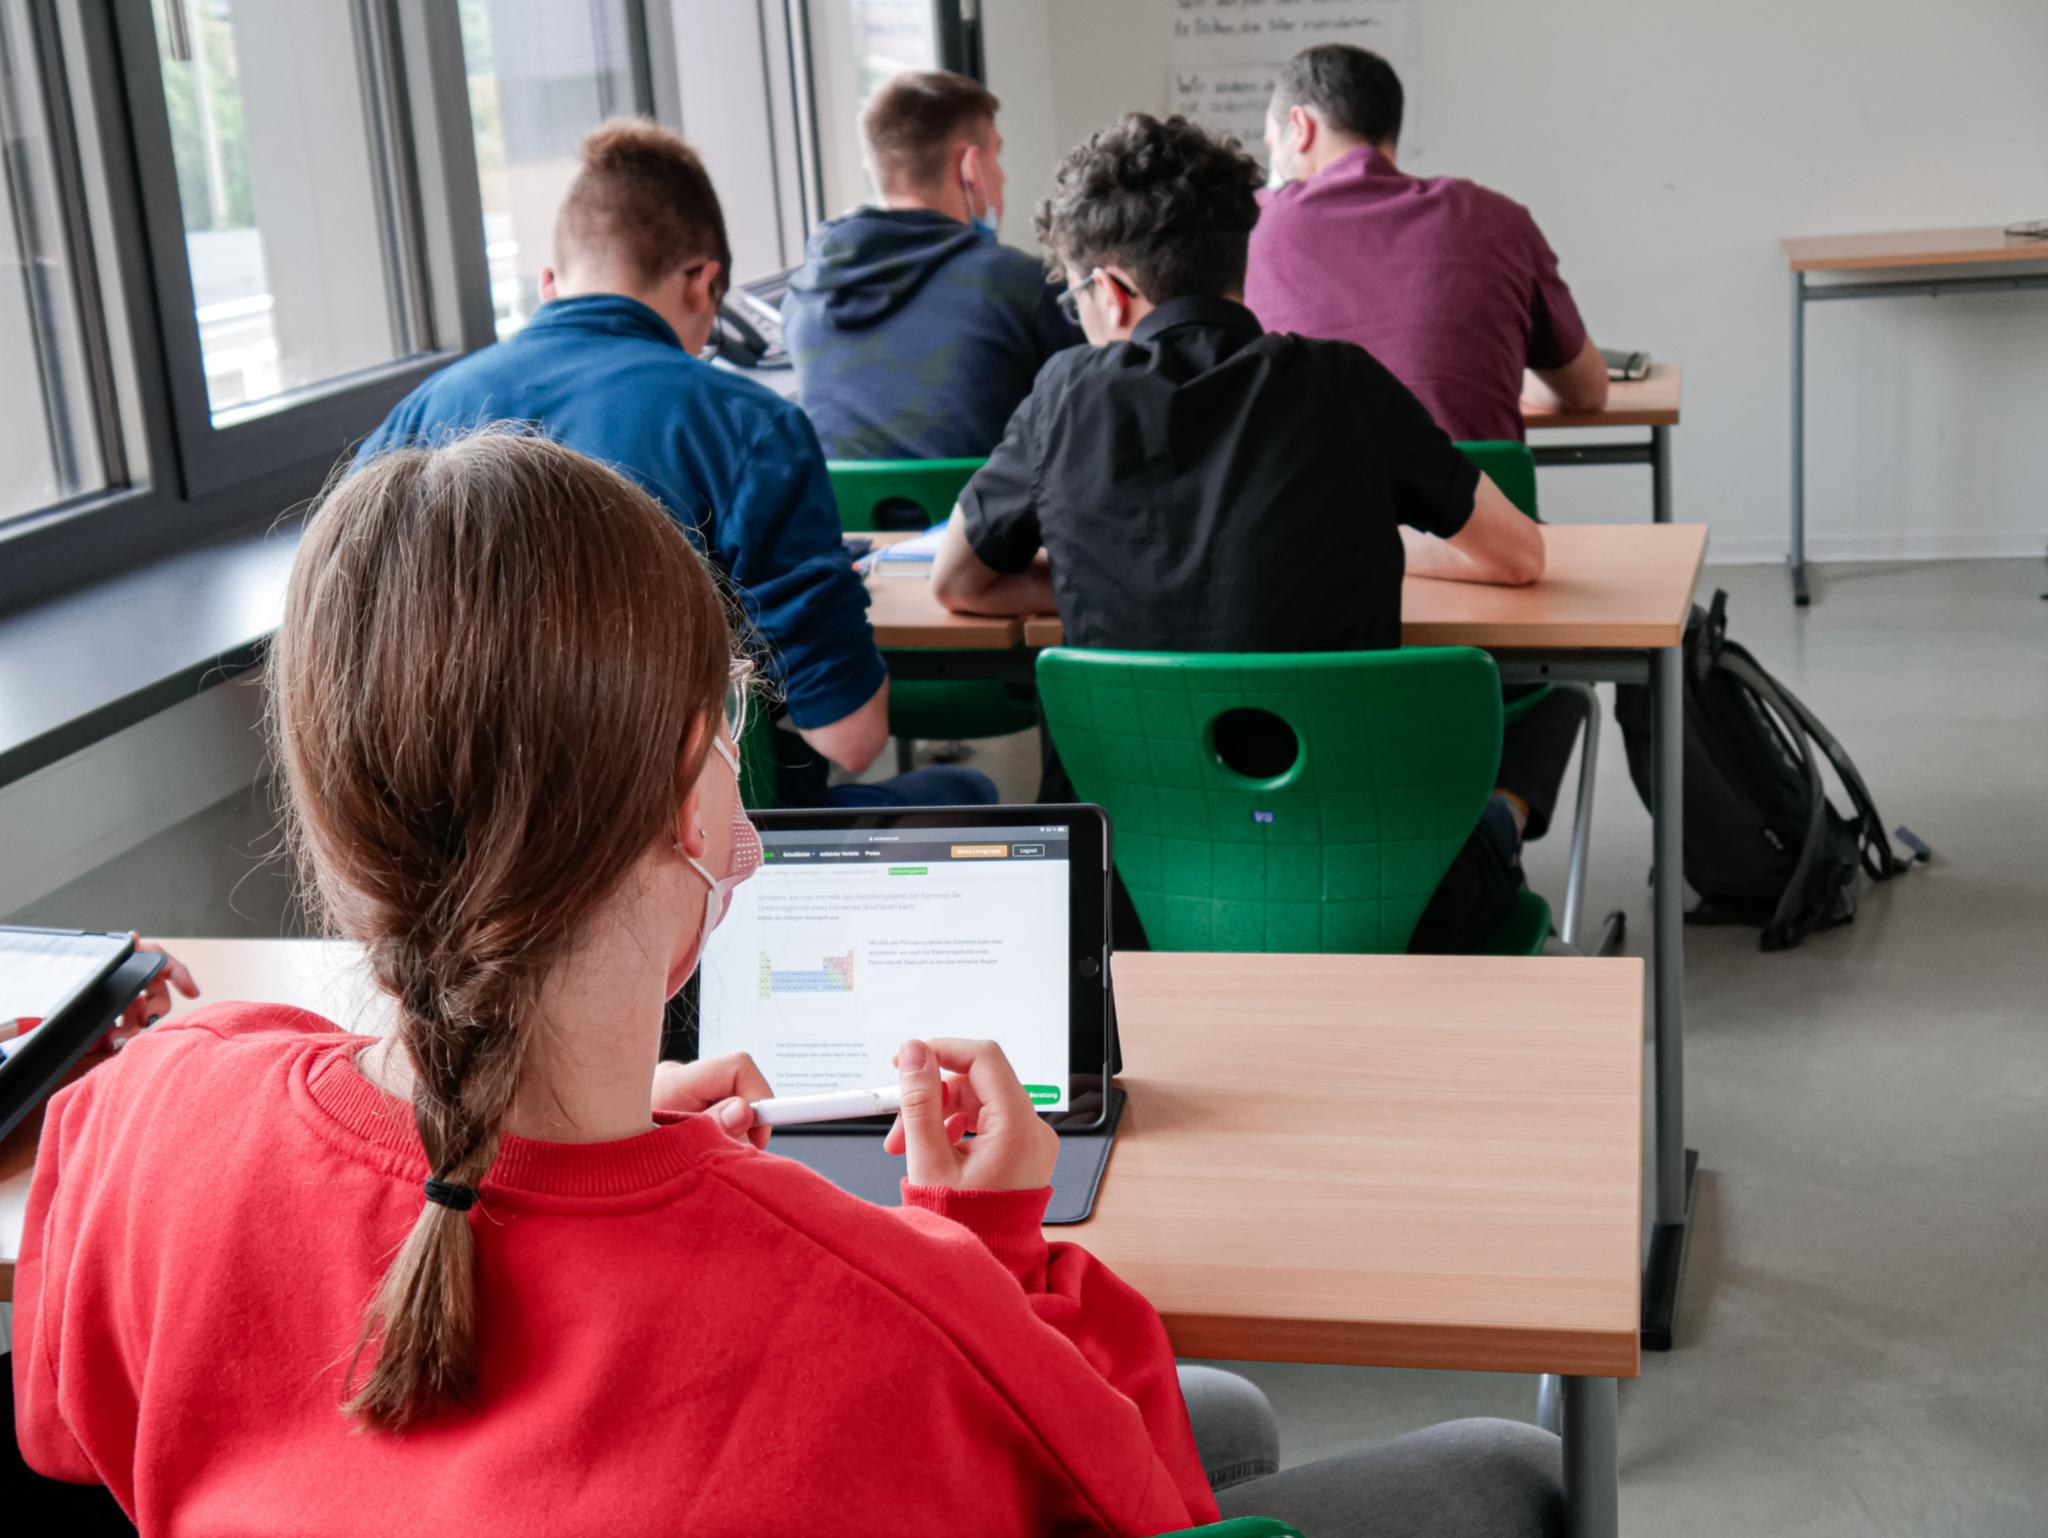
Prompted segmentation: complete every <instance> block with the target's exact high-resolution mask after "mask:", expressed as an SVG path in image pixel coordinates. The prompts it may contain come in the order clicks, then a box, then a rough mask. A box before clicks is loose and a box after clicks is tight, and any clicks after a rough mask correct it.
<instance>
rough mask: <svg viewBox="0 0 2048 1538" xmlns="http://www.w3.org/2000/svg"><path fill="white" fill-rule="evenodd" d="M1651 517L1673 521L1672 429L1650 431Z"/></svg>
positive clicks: (1660, 520)
mask: <svg viewBox="0 0 2048 1538" xmlns="http://www.w3.org/2000/svg"><path fill="white" fill-rule="evenodd" d="M1650 516H1651V517H1652V518H1653V519H1655V520H1656V521H1657V522H1658V523H1669V522H1670V521H1671V429H1670V428H1668V427H1653V428H1651V429H1650Z"/></svg>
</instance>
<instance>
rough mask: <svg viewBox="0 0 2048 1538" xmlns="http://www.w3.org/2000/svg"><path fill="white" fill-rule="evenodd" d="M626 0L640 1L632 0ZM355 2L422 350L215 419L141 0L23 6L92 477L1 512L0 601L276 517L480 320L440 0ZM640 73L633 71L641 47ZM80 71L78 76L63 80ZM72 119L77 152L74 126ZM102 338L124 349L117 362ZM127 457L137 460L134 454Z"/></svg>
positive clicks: (476, 199) (451, 50)
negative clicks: (377, 73) (375, 60)
mask: <svg viewBox="0 0 2048 1538" xmlns="http://www.w3.org/2000/svg"><path fill="white" fill-rule="evenodd" d="M627 3H628V6H629V9H630V10H638V9H639V0H627ZM368 4H369V6H370V7H371V8H373V10H374V11H375V12H377V13H379V23H380V25H382V26H383V27H384V28H385V29H386V30H385V31H384V33H383V36H384V37H385V38H386V39H388V40H389V42H388V44H387V46H386V50H385V53H384V57H385V58H386V59H387V60H388V61H389V62H390V71H389V73H388V74H387V77H386V88H385V89H384V90H383V92H382V93H381V95H380V100H381V101H382V102H383V103H384V104H385V106H386V117H385V121H384V122H382V123H380V124H379V125H378V131H379V132H380V133H381V134H384V135H387V136H389V142H390V143H392V144H395V145H396V146H398V147H399V158H398V160H397V161H396V162H395V163H394V164H393V165H392V166H391V167H390V169H389V171H388V173H387V174H389V175H391V176H393V177H395V178H398V179H399V187H400V191H401V194H402V195H401V198H400V200H399V208H398V214H399V219H398V228H399V231H400V232H401V233H402V234H406V235H407V236H408V237H409V238H408V240H407V242H406V244H407V246H408V247H409V250H408V251H407V252H406V253H405V259H407V260H410V261H411V262H413V263H414V264H415V265H414V267H413V269H412V271H411V272H410V274H409V277H410V278H411V281H412V282H413V284H414V285H415V289H414V291H415V292H416V294H417V296H418V297H417V314H418V317H419V320H418V324H419V325H420V327H421V329H422V330H423V332H424V338H423V339H424V340H425V341H426V342H427V343H428V345H429V346H430V348H431V350H430V351H426V352H422V353H416V354H414V355H412V356H411V357H408V358H406V359H402V360H398V361H396V362H394V363H392V364H390V365H387V366H385V367H383V368H381V369H378V370H374V371H371V373H370V374H369V375H368V376H365V377H357V378H354V379H351V380H348V381H345V382H343V383H342V384H341V385H339V386H330V387H328V388H327V389H325V390H322V391H312V392H307V395H306V398H304V399H298V400H292V401H289V402H287V403H286V404H284V405H282V406H280V407H279V408H278V409H277V410H275V411H273V412H269V413H266V414H264V415H262V416H259V417H254V418H252V419H250V420H248V421H245V422H239V423H235V424H233V425H231V426H229V427H226V428H218V429H217V428H215V427H213V425H212V421H211V412H210V406H209V404H208V401H207V398H206V389H205V374H204V362H203V358H202V356H201V353H200V348H199V331H198V318H197V316H196V314H195V313H194V311H193V308H192V302H191V299H192V281H191V274H190V270H189V267H188V265H187V257H186V252H185V247H184V229H183V220H182V214H181V210H180V207H179V204H178V200H177V195H176V177H175V170H174V165H173V161H172V156H171V152H170V127H169V120H168V117H167V114H166V110H165V105H164V99H163V82H162V78H161V75H160V74H159V72H158V68H159V67H158V62H157V40H156V28H155V20H154V17H153V15H152V12H151V8H150V4H149V0H56V4H55V5H54V6H52V7H49V8H47V9H45V8H44V7H41V6H38V7H37V9H38V10H39V11H41V12H42V13H43V14H42V15H41V16H40V17H39V20H42V21H44V22H45V23H46V25H45V26H44V27H43V28H41V29H39V32H38V42H39V46H38V50H37V52H38V62H39V67H40V68H41V70H42V79H43V81H44V83H45V95H46V97H47V99H48V107H49V115H50V117H51V119H52V122H51V125H50V132H51V143H52V145H53V148H54V149H55V150H56V152H57V157H58V160H59V164H58V167H57V176H58V181H59V183H60V185H61V187H62V189H63V193H62V196H63V199H64V202H65V204H66V208H67V214H68V217H67V231H68V233H69V234H70V236H71V248H72V253H73V258H74V261H75V262H76V264H77V271H76V273H75V274H74V282H75V284H76V286H77V291H78V292H79V293H80V295H81V302H84V296H86V294H87V293H88V288H87V285H91V287H90V295H91V299H92V301H93V302H92V310H93V313H92V315H91V316H90V317H89V320H88V324H87V325H86V327H85V329H84V330H83V331H82V332H81V335H82V336H84V337H85V338H86V340H87V344H88V352H89V356H88V358H87V366H88V369H89V371H90V374H91V379H92V382H93V395H94V399H95V401H96V403H97V404H98V408H99V416H100V419H101V420H100V422H99V424H98V426H99V428H100V437H101V454H102V461H103V464H104V466H105V469H106V475H107V481H108V485H107V487H106V489H105V490H104V491H101V492H97V493H93V494H89V495H86V496H81V497H77V498H73V499H71V500H69V501H65V502H59V503H55V504H52V505H51V506H49V507H45V508H42V509H39V510H36V511H33V512H29V513H25V514H22V515H20V516H18V517H15V518H11V519H9V520H8V521H7V522H6V523H5V524H0V614H6V613H10V612H14V611H17V610H21V609H26V608H29V607H31V606H33V605H35V604H37V603H39V602H41V601H44V600H46V599H50V598H53V597H57V596H60V595H62V594H64V593H67V592H70V591H72V590H74V589H77V588H80V587H84V586H87V585H90V584H91V583H93V582H94V581H97V580H99V579H102V578H105V577H108V576H111V575H113V574H115V573H116V572H119V571H122V570H126V569H129V568H132V567H134V566H138V565H141V564H143V563H145V562H148V561H151V560H155V559H160V558H162V557H164V556H167V555H170V554H173V553H176V552H179V551H183V550H188V549H191V548H193V547H195V546H199V545H203V544H206V543H208V542H210V541H212V540H214V539H217V538H220V537H221V536H223V535H225V534H229V533H231V532H239V531H243V530H246V529H247V528H249V527H250V526H252V525H255V524H258V523H262V522H270V521H278V520H281V519H283V518H284V517H286V516H287V515H289V514H290V513H292V512H293V511H294V510H295V509H296V508H298V507H299V506H300V505H302V504H303V503H305V502H306V501H307V499H309V498H310V497H312V496H314V495H315V494H316V493H317V492H318V491H319V489H320V487H321V485H322V484H323V483H324V482H325V480H326V478H327V476H328V475H329V474H330V473H331V471H332V469H333V467H334V465H335V463H336V462H337V460H338V459H340V458H341V456H342V455H343V454H344V453H345V452H346V450H347V447H348V446H349V444H350V443H351V442H352V441H353V440H355V439H359V438H361V437H362V436H364V435H365V434H367V433H369V432H370V431H371V430H372V429H374V428H375V427H376V425H377V424H378V422H380V421H381V420H382V419H383V417H384V415H385V414H386V413H387V412H388V411H389V410H390V408H391V406H392V405H394V404H396V403H397V401H398V400H399V399H401V398H402V397H403V395H404V394H405V393H406V391H408V390H409V389H411V388H412V387H413V385H415V384H417V383H418V382H419V381H420V380H421V379H423V378H425V377H426V376H427V375H428V374H430V373H432V372H433V371H434V370H435V369H438V368H441V367H443V366H445V365H446V364H447V363H449V362H450V361H452V360H453V359H454V358H456V357H459V356H461V355H463V354H465V353H468V352H471V351H474V350H475V349H477V348H479V347H483V346H486V345H488V344H489V343H491V342H492V341H494V340H496V331H495V327H494V325H493V319H492V310H491V294H490V273H489V265H488V261H487V259H486V257H485V254H484V239H483V204H482V194H481V191H480V189H479V187H478V185H477V169H476V150H475V143H474V140H473V138H472V136H471V125H470V117H469V95H468V80H467V75H466V72H465V66H464V61H463V56H462V37H461V26H460V16H459V13H458V10H457V7H456V0H368ZM633 35H634V37H635V40H636V43H637V42H640V41H643V40H644V38H645V33H644V31H640V32H636V33H634V34H633ZM74 51H75V57H73V56H72V54H73V52H74ZM638 78H640V79H641V80H644V79H645V72H644V67H643V69H642V71H641V73H640V74H639V76H638ZM53 81H54V82H55V84H56V85H57V86H59V87H61V88H62V94H61V96H59V95H58V94H56V93H55V91H53V90H52V89H51V82H53ZM77 81H84V82H87V83H88V84H89V86H90V89H89V90H86V91H84V92H82V93H81V92H80V91H79V90H76V89H73V82H77ZM60 119H61V121H59V120H60ZM88 124H89V125H90V128H91V134H90V138H91V140H92V146H93V150H92V151H90V152H89V151H88V150H87V149H86V147H85V145H84V142H83V141H84V139H85V138H86V137H87V136H86V135H85V134H84V133H83V132H81V130H82V129H83V128H84V127H85V126H86V125H88ZM89 155H90V160H91V163H90V165H88V163H87V162H88V156H89ZM88 175H92V176H95V177H97V178H99V179H100V180H101V182H102V184H103V187H104V193H105V196H104V205H105V208H106V227H105V228H104V229H96V228H89V227H87V223H86V221H85V219H84V209H85V206H86V205H85V199H84V192H83V189H84V186H85V178H86V177H87V176H88ZM152 184H154V185H152ZM166 187H168V188H169V196H168V197H166V196H165V189H166ZM408 223H409V226H410V227H409V229H408ZM108 290H112V291H114V293H115V294H117V296H118V298H119V301H120V303H119V306H118V312H119V316H120V319H121V323H120V324H118V325H117V324H116V323H115V320H114V317H113V315H111V314H110V312H109V307H108V306H107V305H106V304H105V303H104V302H103V301H104V299H105V297H106V294H107V291H108ZM117 351H118V352H120V353H122V354H124V355H125V363H126V368H125V369H123V368H119V367H117V366H116V358H115V354H116V352H117ZM124 372H125V373H127V374H128V375H129V376H130V377H132V379H133V381H134V388H133V394H134V397H135V398H134V399H133V400H132V401H125V402H124V401H123V400H121V399H120V398H118V397H117V396H116V394H115V387H114V381H115V379H116V378H117V377H118V376H119V375H120V374H122V373H124ZM124 407H125V408H126V409H125V410H124ZM136 450H139V451H140V452H139V453H138V452H133V451H136ZM136 463H146V464H147V466H148V470H147V472H146V473H144V474H139V475H138V474H133V473H131V470H130V467H131V466H132V465H134V464H136Z"/></svg>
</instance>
